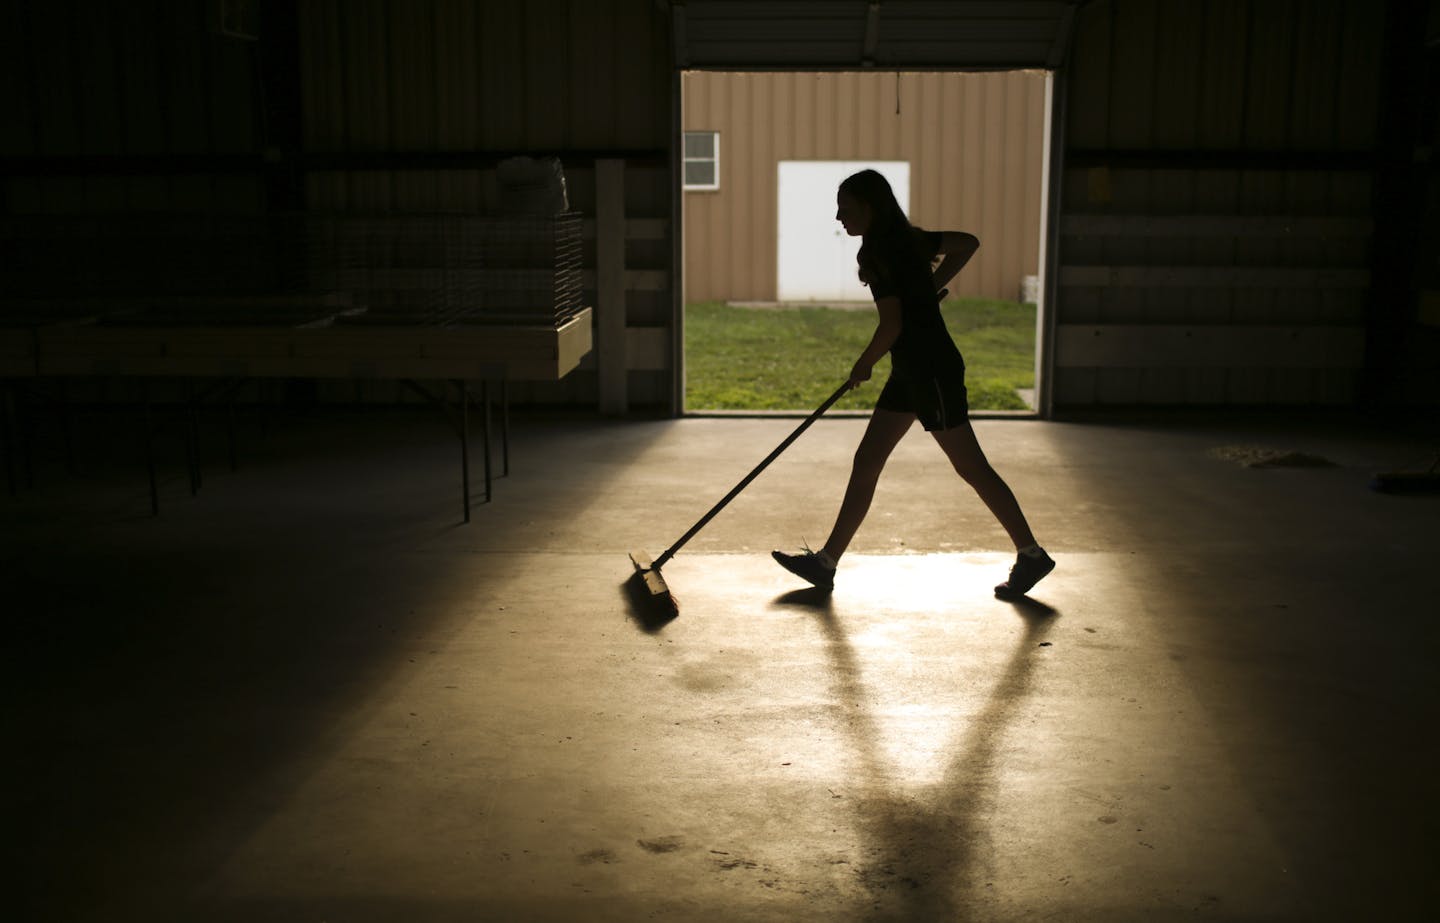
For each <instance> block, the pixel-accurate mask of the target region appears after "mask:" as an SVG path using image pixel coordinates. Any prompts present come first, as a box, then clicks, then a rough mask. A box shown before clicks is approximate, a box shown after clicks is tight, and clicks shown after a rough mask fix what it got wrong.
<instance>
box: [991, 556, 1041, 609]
mask: <svg viewBox="0 0 1440 923" xmlns="http://www.w3.org/2000/svg"><path fill="white" fill-rule="evenodd" d="M1054 569H1055V562H1054V561H1053V560H1051V558H1050V556H1049V555H1048V554H1046V553H1045V552H1044V551H1041V552H1040V554H1038V555H1028V554H1022V555H1017V556H1016V557H1015V566H1014V567H1012V568H1010V579H1009V580H1007V581H1005V582H1004V583H1002V584H1000V585H999V586H997V587H996V588H995V595H996V596H999V597H1000V598H1001V599H1018V598H1020V597H1021V596H1024V595H1025V594H1026V593H1028V592H1030V588H1031V587H1033V586H1034V585H1035V584H1037V583H1039V582H1040V581H1041V580H1043V579H1045V575H1046V574H1048V573H1050V572H1051V571H1052V570H1054Z"/></svg>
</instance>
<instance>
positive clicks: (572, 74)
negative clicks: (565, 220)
mask: <svg viewBox="0 0 1440 923" xmlns="http://www.w3.org/2000/svg"><path fill="white" fill-rule="evenodd" d="M300 13H301V15H300V57H301V63H302V67H301V71H302V75H303V77H302V83H303V97H304V103H305V105H304V111H305V119H304V128H303V135H304V139H303V140H304V146H305V148H306V150H307V151H312V152H314V151H321V152H336V153H339V154H372V153H377V152H380V153H388V154H389V155H390V156H389V157H386V158H382V160H383V162H382V163H381V164H380V165H379V166H380V167H382V168H377V169H356V168H354V167H353V166H351V167H350V168H347V169H343V170H332V171H316V172H312V173H310V174H309V179H308V182H307V185H306V190H305V201H306V206H307V207H308V208H310V209H314V210H319V211H435V210H441V211H453V210H461V211H467V210H468V211H487V210H492V209H493V208H494V207H495V206H496V204H497V197H498V188H497V185H496V182H495V173H494V169H493V166H494V163H493V161H494V159H495V158H490V161H491V162H488V163H487V162H485V161H486V158H485V157H484V156H483V154H484V153H485V152H525V153H533V154H535V155H536V156H541V155H558V156H559V157H560V158H561V160H562V162H563V164H564V168H565V173H566V181H567V185H568V189H569V196H570V204H571V208H572V209H574V210H577V211H581V212H583V213H585V214H586V215H590V216H593V215H594V214H595V205H596V188H595V185H596V180H595V173H596V170H595V163H596V160H597V159H598V158H603V157H612V156H613V157H616V158H620V159H623V160H625V161H626V169H625V171H624V184H625V191H624V210H625V214H626V215H627V217H628V218H629V219H631V220H630V221H629V223H628V225H627V228H628V230H627V237H628V239H627V241H626V244H625V251H626V259H627V268H628V269H629V270H632V272H631V273H630V274H629V275H628V276H627V279H628V280H629V281H630V285H631V290H630V291H628V292H627V293H626V304H625V306H624V307H625V311H626V315H627V317H626V321H627V323H628V325H629V326H630V327H632V328H639V329H641V330H644V331H649V332H657V333H658V332H659V331H660V330H661V329H662V328H668V327H669V325H670V324H671V315H672V307H671V305H672V301H673V299H672V296H671V294H670V285H671V282H670V280H671V273H670V271H669V269H670V265H671V261H672V246H671V240H670V236H671V235H670V229H669V220H668V219H669V218H670V214H671V205H672V193H671V175H672V174H671V165H670V160H669V153H668V152H669V149H670V146H671V140H672V138H671V136H672V134H673V126H672V115H671V84H670V67H669V62H670V50H669V34H668V30H669V17H668V13H667V11H666V10H664V9H663V8H660V7H658V6H657V5H656V4H655V3H654V2H652V0H487V2H483V3H476V2H473V0H303V2H302V3H301V5H300ZM465 152H478V153H479V154H480V155H482V156H478V157H477V158H476V162H475V164H474V165H473V166H468V167H467V166H466V165H465V164H464V162H463V161H464V157H463V155H464V153H465ZM446 153H453V154H456V155H457V156H456V157H454V158H452V159H450V160H448V161H447V160H446V158H445V157H444V156H443V155H445V154H446ZM407 154H415V155H417V156H414V157H407V156H406V155H407ZM337 159H338V160H340V161H341V162H344V161H345V159H346V158H344V157H340V158H337ZM442 163H443V164H444V166H445V168H444V169H436V168H434V167H435V165H440V164H442ZM587 230H588V234H589V236H590V239H589V240H588V241H587V247H586V264H587V266H591V267H593V266H594V265H595V243H594V239H593V235H594V233H595V231H594V226H593V224H587ZM588 278H589V279H590V280H591V285H592V288H591V291H590V293H589V294H588V295H587V303H589V304H592V305H593V304H595V300H594V290H593V284H594V281H593V280H594V276H593V272H592V273H591V274H590V275H589V276H588ZM605 308H606V306H599V309H605ZM662 339H663V337H660V338H656V337H651V338H649V339H647V340H646V342H649V341H650V340H654V341H655V342H656V343H659V342H660V341H661V340H662ZM649 352H650V353H651V354H650V355H639V354H637V351H632V356H631V359H632V363H631V365H630V366H629V368H630V372H629V392H630V394H629V399H630V400H631V401H633V402H635V403H639V404H652V403H659V404H665V403H667V402H668V401H669V400H670V392H671V390H672V384H671V383H672V378H673V376H672V372H671V369H670V363H671V359H670V357H669V355H668V351H666V350H663V349H661V350H658V351H657V350H650V351H649ZM595 389H596V372H595V359H594V357H591V358H590V359H588V360H587V362H586V364H585V365H584V366H582V368H581V369H580V370H578V371H577V372H575V373H573V374H572V375H570V376H569V377H568V378H567V379H566V380H565V381H562V382H558V383H542V384H521V385H519V386H518V387H517V388H515V389H514V390H515V392H516V399H517V400H521V401H563V402H574V403H586V402H589V401H592V400H593V395H594V393H595Z"/></svg>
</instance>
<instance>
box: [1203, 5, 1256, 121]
mask: <svg viewBox="0 0 1440 923" xmlns="http://www.w3.org/2000/svg"><path fill="white" fill-rule="evenodd" d="M1204 11H1205V21H1204V24H1203V26H1202V29H1201V32H1200V33H1199V34H1200V35H1201V36H1202V40H1201V45H1202V48H1203V51H1202V53H1201V55H1200V58H1199V65H1200V67H1201V68H1203V75H1202V77H1201V79H1200V101H1199V113H1198V126H1197V133H1198V136H1197V139H1196V140H1197V143H1198V145H1199V146H1200V147H1201V148H1218V149H1224V150H1233V149H1235V148H1238V147H1240V146H1241V139H1242V138H1243V137H1244V130H1245V105H1244V100H1245V69H1244V68H1243V67H1237V66H1235V63H1234V62H1237V61H1245V60H1247V57H1248V53H1249V50H1248V47H1247V43H1248V40H1249V31H1248V29H1247V28H1246V24H1247V22H1248V2H1247V0H1210V2H1209V3H1207V4H1205V6H1204Z"/></svg>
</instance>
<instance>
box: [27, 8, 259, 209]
mask: <svg viewBox="0 0 1440 923" xmlns="http://www.w3.org/2000/svg"><path fill="white" fill-rule="evenodd" d="M219 6H220V4H218V3H196V2H182V0H134V2H126V3H107V2H101V0H46V2H30V0H6V2H5V3H4V4H3V6H0V17H3V19H0V43H3V45H0V101H3V105H4V108H5V111H6V113H7V117H6V119H5V120H4V123H3V124H4V127H3V130H0V157H4V158H5V162H6V170H5V176H4V182H3V186H0V196H3V199H0V208H3V211H4V212H6V213H9V214H31V213H54V212H84V213H93V212H105V213H114V212H125V211H207V210H215V209H220V210H227V211H257V210H260V209H262V208H263V207H264V183H263V181H262V179H261V173H260V171H259V170H257V169H256V167H257V160H256V157H255V155H256V153H257V151H258V150H259V147H258V145H259V143H260V136H259V132H260V121H259V118H258V116H259V108H258V92H257V91H258V83H257V78H258V74H259V71H258V69H257V60H258V59H257V45H256V43H255V42H252V41H247V40H245V39H243V38H237V37H232V36H227V35H224V34H222V33H220V32H219V31H218V30H217V28H216V26H217V22H216V21H215V20H214V19H212V14H213V13H214V11H216V10H218V8H219Z"/></svg>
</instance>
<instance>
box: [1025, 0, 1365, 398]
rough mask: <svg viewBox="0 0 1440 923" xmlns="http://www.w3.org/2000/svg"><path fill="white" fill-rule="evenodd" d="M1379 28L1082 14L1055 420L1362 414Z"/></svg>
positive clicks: (1200, 8) (1074, 61) (1098, 5)
mask: <svg viewBox="0 0 1440 923" xmlns="http://www.w3.org/2000/svg"><path fill="white" fill-rule="evenodd" d="M1383 29H1384V4H1380V3H1374V2H1371V0H1254V2H1247V0H1207V2H1194V3H1169V2H1160V0H1096V2H1093V3H1090V4H1088V5H1086V6H1085V7H1083V8H1082V10H1081V11H1080V13H1079V18H1078V22H1077V28H1076V32H1075V36H1074V47H1073V52H1072V58H1071V67H1070V70H1069V73H1068V88H1067V100H1066V105H1067V107H1068V116H1067V120H1066V125H1065V132H1066V138H1065V153H1064V163H1065V170H1064V173H1063V189H1064V194H1063V203H1062V208H1061V217H1060V228H1059V233H1060V240H1059V262H1060V268H1059V279H1058V283H1059V287H1058V293H1057V298H1056V302H1055V308H1056V320H1057V326H1056V329H1055V342H1054V355H1055V365H1056V369H1055V379H1054V382H1053V392H1052V396H1053V400H1054V403H1055V404H1056V405H1057V406H1060V407H1064V406H1067V405H1068V406H1076V405H1097V404H1146V403H1157V404H1186V403H1194V404H1312V403H1313V404H1348V403H1352V402H1354V401H1355V400H1356V398H1357V393H1358V389H1359V387H1360V383H1361V378H1362V373H1363V365H1364V350H1365V333H1366V331H1365V327H1366V312H1367V298H1368V297H1369V292H1370V287H1371V284H1372V281H1373V280H1372V279H1371V273H1370V265H1371V246H1370V244H1371V236H1372V231H1373V228H1374V220H1373V217H1372V201H1371V199H1372V194H1371V193H1372V182H1373V172H1372V171H1373V157H1372V153H1371V152H1372V150H1373V148H1374V146H1375V142H1376V136H1375V132H1376V124H1377V116H1378V111H1377V103H1378V100H1379V99H1380V93H1379V89H1380V76H1381V66H1382V64H1381V58H1382V47H1383Z"/></svg>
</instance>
